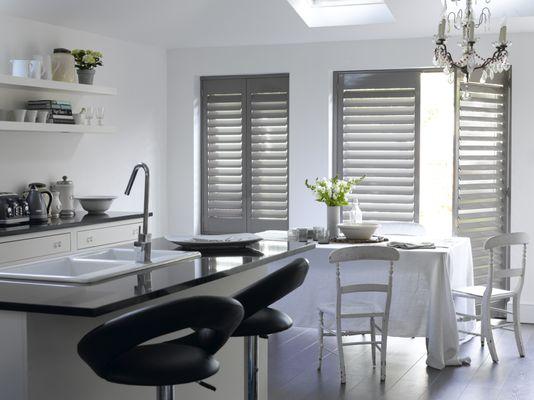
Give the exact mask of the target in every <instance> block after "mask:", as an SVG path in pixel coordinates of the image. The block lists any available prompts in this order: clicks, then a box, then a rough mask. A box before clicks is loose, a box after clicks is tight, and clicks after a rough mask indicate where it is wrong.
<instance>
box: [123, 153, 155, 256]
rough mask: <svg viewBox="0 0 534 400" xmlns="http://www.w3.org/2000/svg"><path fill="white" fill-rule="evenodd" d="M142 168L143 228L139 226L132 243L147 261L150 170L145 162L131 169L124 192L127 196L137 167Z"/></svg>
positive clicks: (150, 245)
mask: <svg viewBox="0 0 534 400" xmlns="http://www.w3.org/2000/svg"><path fill="white" fill-rule="evenodd" d="M141 168H142V169H143V170H144V171H145V199H144V206H143V230H142V231H141V228H139V236H138V238H137V241H136V242H135V243H134V246H135V247H139V248H140V249H141V256H142V258H143V262H145V263H149V262H150V261H151V259H150V256H151V253H152V243H151V239H152V237H151V236H152V235H150V234H149V233H148V214H149V212H148V197H149V194H150V170H149V169H148V166H147V165H146V164H145V163H139V164H137V165H136V166H135V167H134V169H133V171H132V175H130V180H129V181H128V186H126V191H125V192H124V194H126V195H127V196H129V195H130V191H131V190H132V186H133V184H134V181H135V177H136V176H137V171H139V169H141Z"/></svg>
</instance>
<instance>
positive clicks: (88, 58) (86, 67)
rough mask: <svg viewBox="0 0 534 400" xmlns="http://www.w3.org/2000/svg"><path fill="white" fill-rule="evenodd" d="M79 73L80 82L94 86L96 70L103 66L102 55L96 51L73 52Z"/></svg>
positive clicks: (76, 50) (78, 50)
mask: <svg viewBox="0 0 534 400" xmlns="http://www.w3.org/2000/svg"><path fill="white" fill-rule="evenodd" d="M71 53H72V55H73V56H74V61H75V62H76V72H78V82H79V83H83V84H85V85H92V84H93V78H94V77H95V68H96V67H100V66H102V65H103V64H102V53H101V52H99V51H94V50H81V49H74V50H72V52H71Z"/></svg>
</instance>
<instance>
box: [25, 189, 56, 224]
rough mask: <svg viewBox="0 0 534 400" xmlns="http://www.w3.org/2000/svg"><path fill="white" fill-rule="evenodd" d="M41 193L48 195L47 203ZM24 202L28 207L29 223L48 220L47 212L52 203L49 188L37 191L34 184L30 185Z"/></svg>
mask: <svg viewBox="0 0 534 400" xmlns="http://www.w3.org/2000/svg"><path fill="white" fill-rule="evenodd" d="M43 195H47V196H48V204H47V203H46V202H45V199H44V197H43ZM26 202H27V203H28V207H29V208H30V224H38V223H42V222H47V221H48V212H49V211H50V204H51V203H52V193H50V191H49V190H42V191H39V190H37V188H36V187H35V185H30V190H29V191H28V195H27V196H26Z"/></svg>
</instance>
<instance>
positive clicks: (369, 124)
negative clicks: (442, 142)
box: [335, 70, 420, 222]
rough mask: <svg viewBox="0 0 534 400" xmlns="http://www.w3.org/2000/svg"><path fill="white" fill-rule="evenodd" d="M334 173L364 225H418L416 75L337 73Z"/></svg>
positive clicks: (418, 81) (387, 72) (401, 73)
mask: <svg viewBox="0 0 534 400" xmlns="http://www.w3.org/2000/svg"><path fill="white" fill-rule="evenodd" d="M335 84H336V86H337V90H336V105H335V110H336V111H335V112H336V119H335V125H336V127H335V131H336V136H337V139H336V161H335V163H336V171H337V172H336V173H337V175H338V176H340V177H344V178H352V177H360V176H362V175H366V176H367V178H366V179H365V180H364V182H363V183H362V184H361V185H360V186H358V188H357V197H358V200H359V202H360V207H361V209H362V211H363V218H364V220H367V221H370V220H372V221H403V222H413V221H418V218H419V213H418V177H419V165H418V164H419V163H418V146H419V91H420V71H411V70H408V71H375V72H341V73H336V74H335Z"/></svg>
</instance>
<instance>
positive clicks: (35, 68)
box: [30, 60, 43, 79]
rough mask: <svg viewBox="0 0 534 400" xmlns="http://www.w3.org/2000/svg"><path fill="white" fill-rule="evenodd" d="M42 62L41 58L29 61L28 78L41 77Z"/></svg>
mask: <svg viewBox="0 0 534 400" xmlns="http://www.w3.org/2000/svg"><path fill="white" fill-rule="evenodd" d="M42 69H43V62H42V61H41V60H31V61H30V78H32V79H41V77H42V76H41V75H42Z"/></svg>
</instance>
